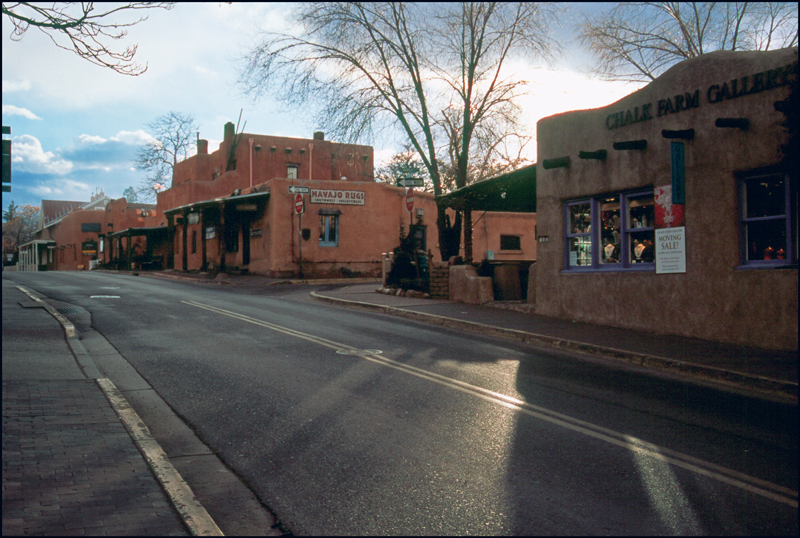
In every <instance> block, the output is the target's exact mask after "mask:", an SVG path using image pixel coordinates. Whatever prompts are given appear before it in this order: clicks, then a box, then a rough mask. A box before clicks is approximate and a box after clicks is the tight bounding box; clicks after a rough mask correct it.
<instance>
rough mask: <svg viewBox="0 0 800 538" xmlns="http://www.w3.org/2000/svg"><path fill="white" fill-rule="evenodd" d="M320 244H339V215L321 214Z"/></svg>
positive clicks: (323, 245) (328, 245) (322, 245)
mask: <svg viewBox="0 0 800 538" xmlns="http://www.w3.org/2000/svg"><path fill="white" fill-rule="evenodd" d="M319 246H321V247H338V246H339V215H320V216H319Z"/></svg>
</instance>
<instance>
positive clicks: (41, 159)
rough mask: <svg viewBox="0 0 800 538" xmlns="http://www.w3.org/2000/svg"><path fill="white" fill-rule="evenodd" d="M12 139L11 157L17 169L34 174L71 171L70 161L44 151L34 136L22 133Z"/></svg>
mask: <svg viewBox="0 0 800 538" xmlns="http://www.w3.org/2000/svg"><path fill="white" fill-rule="evenodd" d="M13 140H14V150H13V152H12V156H13V157H12V159H13V162H14V163H16V165H17V167H18V168H19V170H21V171H23V172H32V173H36V174H68V173H69V172H71V171H72V168H73V165H72V163H71V162H70V161H66V160H63V159H58V158H56V156H55V154H53V152H51V151H44V149H42V144H41V142H39V139H37V138H36V137H33V136H31V135H22V136H18V137H14V139H13Z"/></svg>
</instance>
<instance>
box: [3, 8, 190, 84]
mask: <svg viewBox="0 0 800 538" xmlns="http://www.w3.org/2000/svg"><path fill="white" fill-rule="evenodd" d="M174 4H175V2H131V3H128V4H124V5H117V6H114V7H112V6H111V5H110V4H101V5H102V9H101V10H99V11H98V10H96V8H95V3H94V2H81V3H80V4H79V3H77V2H53V3H52V4H50V5H49V7H44V6H43V5H39V4H35V3H33V2H3V15H5V16H6V17H8V19H9V20H10V21H11V23H12V24H13V25H14V29H13V30H12V32H11V39H13V40H14V41H20V40H21V39H22V37H23V35H24V34H25V32H27V31H28V29H29V28H30V27H34V28H37V29H38V30H40V31H42V32H43V33H44V34H46V35H47V37H49V38H50V39H51V40H52V41H53V43H54V44H55V45H56V46H57V47H59V48H62V49H64V50H69V51H72V52H74V53H75V54H77V55H78V56H80V57H81V58H83V59H85V60H88V61H90V62H91V63H93V64H95V65H99V66H101V67H107V68H109V69H112V70H114V71H116V72H117V73H120V74H123V75H132V76H136V75H141V74H142V73H144V72H145V71H146V70H147V65H145V66H144V67H141V66H140V65H139V64H136V63H134V62H133V57H134V56H135V55H136V50H137V47H138V46H137V45H132V46H130V47H127V48H126V49H125V50H124V51H121V52H118V51H114V50H111V48H109V45H108V44H106V41H108V40H111V41H116V40H120V39H122V38H124V37H125V36H126V35H127V34H128V31H127V30H126V28H128V27H130V26H134V25H136V24H138V23H140V22H142V21H144V20H146V19H147V17H146V16H145V17H139V18H138V19H137V20H135V21H132V22H109V21H110V19H113V18H114V17H115V16H116V15H120V14H122V15H127V12H129V11H139V10H144V9H154V8H161V9H172V7H173V6H174ZM64 37H66V41H67V42H66V43H64V42H63V41H64V39H63V38H64Z"/></svg>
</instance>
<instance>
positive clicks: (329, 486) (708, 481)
mask: <svg viewBox="0 0 800 538" xmlns="http://www.w3.org/2000/svg"><path fill="white" fill-rule="evenodd" d="M6 276H7V277H8V275H6ZM11 278H13V279H14V280H15V281H18V282H20V283H23V284H24V285H26V286H29V287H31V288H32V289H35V290H37V291H39V292H40V293H42V294H45V295H47V296H48V297H50V298H52V299H53V300H55V301H59V302H61V303H63V304H64V305H72V306H73V307H75V309H76V310H75V312H74V313H72V314H67V315H68V317H71V319H73V318H74V320H75V322H76V328H78V330H81V329H83V330H89V329H91V330H93V331H96V332H97V333H98V334H100V335H102V337H103V338H104V339H105V340H106V341H107V342H108V343H109V344H110V345H111V346H113V348H114V349H115V350H116V351H117V352H118V353H119V354H121V355H122V356H123V357H124V358H125V359H126V360H127V362H128V363H129V365H130V366H131V367H132V368H133V369H134V370H135V371H136V373H137V374H138V375H140V376H141V377H142V379H144V380H146V382H147V383H148V384H149V386H151V387H152V388H153V389H154V391H155V392H156V393H157V394H158V396H159V397H160V398H162V399H163V400H164V401H165V402H166V403H167V404H168V405H169V406H170V408H171V409H172V410H174V411H175V413H177V415H178V416H179V417H181V419H182V420H183V421H184V422H185V424H186V425H188V427H189V428H190V429H191V430H193V431H194V432H195V433H196V434H197V436H198V437H199V438H200V439H201V440H202V441H203V442H204V443H205V445H207V446H208V447H210V449H211V450H213V452H214V453H215V454H217V455H218V456H219V457H220V458H221V460H222V461H224V463H225V464H226V465H227V466H228V467H229V468H230V469H232V470H233V471H234V472H235V473H236V474H237V475H238V476H239V477H241V478H242V479H243V480H244V482H245V483H246V484H248V485H249V486H250V488H251V489H252V490H253V492H254V493H255V495H256V496H257V498H258V499H259V500H260V501H261V502H262V503H263V504H264V505H266V506H267V507H269V509H270V510H271V511H273V512H274V514H275V515H276V516H277V517H278V519H279V520H280V522H281V524H282V525H283V526H284V527H285V528H286V529H287V530H289V531H291V532H293V533H295V534H325V535H341V534H384V535H385V534H634V533H635V534H637V535H650V534H748V535H753V534H792V535H794V534H796V532H797V504H796V491H797V431H796V424H797V408H796V406H793V405H789V404H784V403H780V402H772V401H768V400H763V399H758V398H752V397H748V396H745V395H741V394H736V393H732V392H726V391H721V390H717V389H715V388H713V387H706V386H701V385H696V384H691V383H687V382H685V381H683V380H680V379H676V378H674V377H672V376H666V375H665V376H654V375H651V374H649V375H646V374H643V373H641V372H640V371H638V370H636V369H634V368H627V367H624V366H620V365H619V364H618V363H613V364H612V363H610V362H609V361H606V360H603V359H599V358H597V359H587V358H586V357H575V356H573V355H572V354H570V353H566V352H558V351H552V350H551V351H543V350H541V349H537V348H532V347H531V346H528V345H525V344H523V343H521V342H520V343H515V342H509V341H504V340H499V339H494V338H490V337H486V336H481V335H477V334H466V333H463V332H459V331H456V330H452V329H447V328H444V327H434V326H430V325H426V324H422V323H417V322H414V321H409V320H404V319H397V318H392V317H390V316H385V315H380V314H373V313H365V312H358V311H353V310H347V309H342V308H338V307H335V306H330V305H326V304H320V303H318V302H315V301H314V300H312V299H311V298H310V297H309V287H307V286H303V287H298V286H289V285H286V286H271V287H270V288H269V289H264V288H259V289H247V288H241V287H227V286H197V285H192V284H185V283H179V282H169V281H160V280H155V279H149V278H142V277H136V276H130V275H111V274H92V273H44V274H16V275H13V276H12V277H11ZM98 367H101V366H100V365H98ZM101 369H102V368H101ZM104 374H106V375H108V377H109V378H111V379H112V380H113V378H114V375H120V374H119V372H114V371H109V372H104ZM787 491H788V492H789V493H788V494H787V493H786V492H787ZM792 492H794V496H793V497H792V494H791V493H792ZM792 499H793V500H792Z"/></svg>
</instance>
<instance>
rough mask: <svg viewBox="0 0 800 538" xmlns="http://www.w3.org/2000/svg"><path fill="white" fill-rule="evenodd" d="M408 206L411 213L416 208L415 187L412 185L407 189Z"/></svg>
mask: <svg viewBox="0 0 800 538" xmlns="http://www.w3.org/2000/svg"><path fill="white" fill-rule="evenodd" d="M406 207H407V208H408V212H409V213H411V212H412V211H413V210H414V189H412V188H411V187H409V188H408V189H406Z"/></svg>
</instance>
